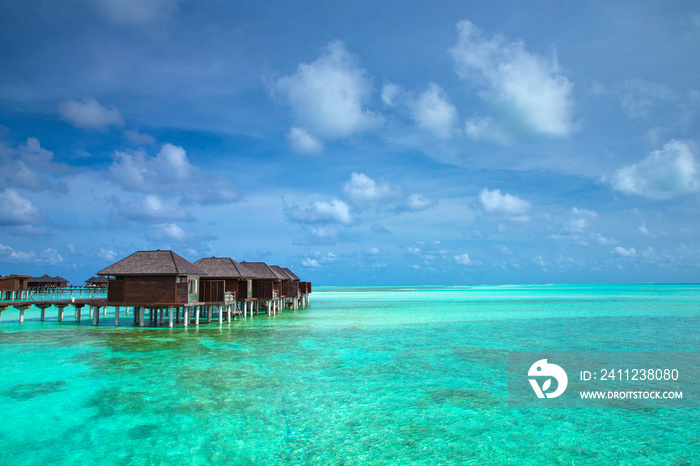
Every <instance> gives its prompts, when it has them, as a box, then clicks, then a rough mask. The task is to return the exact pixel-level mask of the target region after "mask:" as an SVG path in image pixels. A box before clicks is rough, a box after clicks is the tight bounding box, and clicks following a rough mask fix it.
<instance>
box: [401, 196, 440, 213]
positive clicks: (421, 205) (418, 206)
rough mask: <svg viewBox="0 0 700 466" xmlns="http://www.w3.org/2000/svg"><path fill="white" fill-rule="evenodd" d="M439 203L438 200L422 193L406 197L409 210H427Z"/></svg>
mask: <svg viewBox="0 0 700 466" xmlns="http://www.w3.org/2000/svg"><path fill="white" fill-rule="evenodd" d="M434 205H437V201H436V200H434V199H430V198H427V197H425V196H423V195H422V194H411V195H410V196H408V197H407V198H406V202H405V206H406V208H407V209H408V210H425V209H427V208H429V207H432V206H434Z"/></svg>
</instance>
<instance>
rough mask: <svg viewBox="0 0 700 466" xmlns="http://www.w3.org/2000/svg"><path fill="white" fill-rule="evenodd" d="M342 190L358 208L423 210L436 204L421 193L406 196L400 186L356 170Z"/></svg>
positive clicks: (398, 210) (395, 210)
mask: <svg viewBox="0 0 700 466" xmlns="http://www.w3.org/2000/svg"><path fill="white" fill-rule="evenodd" d="M342 191H343V196H344V197H345V198H346V199H347V200H348V202H350V203H351V204H352V205H354V206H357V207H359V208H372V209H375V210H388V211H394V212H400V211H419V210H425V209H427V208H429V207H432V206H434V205H435V204H437V201H434V200H432V199H429V198H427V197H425V196H423V195H421V194H411V195H410V196H406V194H405V193H404V191H403V189H401V187H399V186H396V185H394V184H392V183H390V182H388V181H376V180H374V179H372V178H370V177H369V176H367V175H365V174H364V173H358V172H353V173H352V174H351V175H350V180H348V181H347V182H346V183H345V184H344V185H343V190H342Z"/></svg>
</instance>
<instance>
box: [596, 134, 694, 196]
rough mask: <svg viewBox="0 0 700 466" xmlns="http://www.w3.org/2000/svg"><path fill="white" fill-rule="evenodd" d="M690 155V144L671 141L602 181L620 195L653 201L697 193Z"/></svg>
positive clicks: (691, 144)
mask: <svg viewBox="0 0 700 466" xmlns="http://www.w3.org/2000/svg"><path fill="white" fill-rule="evenodd" d="M694 152H695V145H694V144H693V143H691V142H685V141H677V140H672V141H670V142H668V143H666V144H665V145H664V146H663V148H662V149H661V150H657V151H654V152H652V153H651V154H649V155H648V156H647V157H646V158H645V159H643V160H642V161H640V162H637V163H634V164H632V165H628V166H626V167H623V168H621V169H619V170H618V171H617V172H615V174H613V175H612V176H611V177H609V178H603V181H607V182H609V183H610V185H611V186H612V187H613V188H614V189H616V190H618V191H620V192H622V193H625V194H629V195H637V196H642V197H646V198H649V199H656V200H666V199H673V198H676V197H680V196H683V195H686V194H690V193H694V192H697V191H698V190H699V189H700V182H699V181H698V166H697V163H696V161H695V155H694Z"/></svg>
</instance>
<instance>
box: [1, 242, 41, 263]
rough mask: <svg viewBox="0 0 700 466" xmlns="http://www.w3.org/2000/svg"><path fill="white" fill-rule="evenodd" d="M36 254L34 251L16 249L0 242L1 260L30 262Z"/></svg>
mask: <svg viewBox="0 0 700 466" xmlns="http://www.w3.org/2000/svg"><path fill="white" fill-rule="evenodd" d="M35 256H36V254H35V253H33V252H24V251H15V250H14V249H13V248H11V247H9V246H4V245H2V244H0V260H2V261H9V262H30V261H31V260H32V259H34V257H35Z"/></svg>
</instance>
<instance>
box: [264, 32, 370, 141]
mask: <svg viewBox="0 0 700 466" xmlns="http://www.w3.org/2000/svg"><path fill="white" fill-rule="evenodd" d="M275 91H276V92H277V94H278V95H280V96H281V97H283V99H284V100H285V101H286V102H287V103H288V104H289V105H290V107H291V109H292V112H293V113H294V117H295V120H296V121H297V122H298V124H299V126H300V127H301V128H303V129H304V131H305V132H306V133H307V134H308V135H310V136H312V137H313V138H316V139H325V140H328V139H342V138H347V137H349V136H353V135H355V134H358V133H362V132H364V131H367V130H369V129H372V128H376V127H377V126H379V125H381V123H382V119H381V117H379V116H377V115H376V114H374V113H373V112H371V111H369V110H368V109H367V107H366V105H367V102H368V101H369V98H370V96H371V92H372V85H371V81H370V79H369V77H368V76H367V72H366V71H365V70H364V69H363V68H361V67H360V66H359V64H358V62H357V58H356V57H355V56H354V55H352V54H351V53H350V52H348V50H347V48H346V47H345V44H344V43H342V42H339V41H334V42H331V43H330V44H328V47H327V48H326V50H325V51H324V53H323V55H321V56H320V57H319V58H318V59H317V60H316V61H313V62H311V63H302V64H300V65H299V67H298V68H297V72H296V73H295V74H293V75H290V76H285V77H282V78H280V79H279V80H278V81H277V83H276V86H275Z"/></svg>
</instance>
